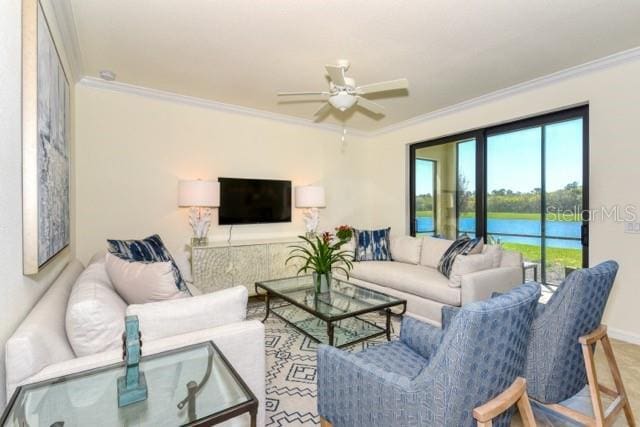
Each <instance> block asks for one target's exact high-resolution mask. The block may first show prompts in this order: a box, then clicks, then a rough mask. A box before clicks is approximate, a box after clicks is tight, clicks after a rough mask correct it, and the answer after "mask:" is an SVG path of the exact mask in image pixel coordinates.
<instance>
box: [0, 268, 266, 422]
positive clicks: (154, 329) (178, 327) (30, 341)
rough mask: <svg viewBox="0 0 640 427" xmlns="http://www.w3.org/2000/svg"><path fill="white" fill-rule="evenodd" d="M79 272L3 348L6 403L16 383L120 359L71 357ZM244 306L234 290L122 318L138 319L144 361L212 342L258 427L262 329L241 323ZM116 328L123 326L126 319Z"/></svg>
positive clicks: (68, 271) (68, 274)
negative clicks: (254, 406) (245, 392)
mask: <svg viewBox="0 0 640 427" xmlns="http://www.w3.org/2000/svg"><path fill="white" fill-rule="evenodd" d="M94 258H95V257H94ZM98 258H99V257H98ZM93 262H95V261H93ZM102 265H103V267H104V264H102ZM83 270H84V268H83V266H82V264H81V263H80V262H79V261H77V260H76V261H72V262H71V263H70V264H69V265H68V266H67V267H66V268H65V269H64V270H63V272H62V273H61V274H60V276H59V277H58V278H57V279H56V280H55V282H54V283H53V284H52V285H51V287H50V288H49V289H48V290H47V292H46V293H45V294H44V295H43V297H42V298H41V299H40V301H39V302H38V303H37V304H36V306H35V307H34V308H33V309H32V310H31V312H30V313H29V314H28V316H27V317H26V318H25V320H24V321H23V322H22V324H21V325H20V326H19V327H18V329H17V330H16V331H15V333H14V334H13V335H12V336H11V337H10V338H9V340H8V341H7V343H6V348H5V350H6V351H5V365H6V391H7V396H8V397H10V396H11V395H12V393H13V392H14V390H15V389H16V387H17V386H19V385H21V384H26V383H33V382H37V381H42V380H46V379H51V378H54V377H58V376H61V375H65V374H70V373H75V372H80V371H84V370H88V369H93V368H96V367H100V366H104V365H108V364H112V363H116V362H118V361H120V360H122V349H121V348H118V349H110V350H106V351H102V352H99V353H96V354H91V355H87V356H82V357H77V356H76V354H75V353H74V351H73V348H72V346H71V344H70V341H69V339H68V336H67V332H66V328H65V316H66V310H67V302H68V300H69V296H70V294H71V290H72V287H73V285H74V283H75V282H76V280H77V279H78V277H79V276H80V274H81V273H82V272H83ZM246 306H247V290H246V289H245V288H243V287H236V288H231V289H226V290H224V291H219V292H215V293H212V294H206V295H198V296H193V297H189V298H183V299H177V300H169V301H161V302H154V303H149V304H143V305H130V306H128V307H126V314H127V315H130V314H135V315H137V316H138V317H139V320H140V330H141V333H142V340H143V346H142V353H143V355H149V354H154V353H159V352H162V351H165V350H170V349H174V348H178V347H183V346H186V345H189V344H195V343H200V342H206V341H213V342H215V344H216V345H217V346H218V348H220V350H221V351H222V352H223V353H224V354H225V356H226V357H227V359H228V360H229V362H230V363H231V364H232V365H233V367H234V368H235V369H236V371H237V372H238V373H239V374H240V376H241V377H242V378H243V379H244V380H245V382H246V383H247V385H248V386H249V388H251V390H252V391H253V393H254V394H255V395H256V397H257V398H258V400H259V402H260V406H259V410H258V419H257V425H258V426H263V425H264V423H265V398H266V397H265V369H266V366H265V365H266V360H265V349H264V325H263V324H262V323H261V322H259V321H257V320H254V321H248V320H246ZM119 321H121V322H122V324H123V325H124V317H122V318H121V319H120V320H119ZM105 326H106V325H105ZM225 425H234V426H236V425H237V426H245V425H249V418H248V416H242V417H239V418H236V419H234V420H230V421H229V422H227V423H225Z"/></svg>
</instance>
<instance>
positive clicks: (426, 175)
mask: <svg viewBox="0 0 640 427" xmlns="http://www.w3.org/2000/svg"><path fill="white" fill-rule="evenodd" d="M542 131H543V129H542V128H541V127H535V128H530V129H524V130H518V131H515V132H510V133H506V134H500V135H494V136H490V137H489V138H487V189H488V190H489V192H491V191H493V190H499V189H502V188H504V189H507V190H512V191H514V192H518V191H520V192H530V191H531V190H533V189H534V188H539V187H540V186H541V173H542V171H541V166H540V162H541V144H542V141H541V140H542ZM544 132H545V158H546V175H547V176H546V186H547V191H555V190H559V189H561V188H564V187H565V186H566V185H567V184H569V183H571V182H574V181H577V182H578V183H580V184H581V183H582V119H574V120H570V121H565V122H560V123H554V124H552V125H547V126H545V128H544ZM458 153H459V164H458V171H459V173H462V174H464V176H465V177H466V178H467V181H468V182H469V184H470V186H469V188H470V189H471V188H474V187H475V143H474V142H473V141H470V142H466V143H461V144H460V145H459V146H458ZM432 188H433V180H432V172H431V165H430V162H418V164H417V165H416V194H428V193H431V192H432V190H431V189H432Z"/></svg>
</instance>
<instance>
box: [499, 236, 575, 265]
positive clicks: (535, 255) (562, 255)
mask: <svg viewBox="0 0 640 427" xmlns="http://www.w3.org/2000/svg"><path fill="white" fill-rule="evenodd" d="M502 247H503V248H505V249H507V250H510V251H516V252H520V253H521V254H522V256H523V257H524V258H525V259H526V260H527V261H540V246H535V245H525V244H522V243H509V242H504V243H502ZM547 263H548V264H556V263H559V264H562V265H566V266H567V267H575V268H580V267H581V266H582V251H580V249H567V248H547Z"/></svg>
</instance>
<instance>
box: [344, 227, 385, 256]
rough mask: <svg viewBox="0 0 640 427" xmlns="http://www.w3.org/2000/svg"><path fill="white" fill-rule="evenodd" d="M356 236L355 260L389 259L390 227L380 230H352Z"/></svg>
mask: <svg viewBox="0 0 640 427" xmlns="http://www.w3.org/2000/svg"><path fill="white" fill-rule="evenodd" d="M353 231H354V236H355V238H356V253H355V260H356V261H391V250H390V249H389V247H390V243H389V234H390V232H391V228H383V229H381V230H355V229H354V230H353Z"/></svg>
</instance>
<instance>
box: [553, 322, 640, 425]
mask: <svg viewBox="0 0 640 427" xmlns="http://www.w3.org/2000/svg"><path fill="white" fill-rule="evenodd" d="M578 341H579V342H580V345H581V346H582V354H583V356H584V364H585V369H586V371H587V380H588V381H589V384H588V386H589V393H590V394H591V405H592V406H593V414H594V417H589V416H587V415H585V414H583V413H580V412H578V411H575V410H573V409H571V408H568V407H566V406H562V405H559V404H552V405H544V406H546V407H548V408H550V409H552V410H554V411H556V412H559V413H560V414H563V415H565V416H567V417H569V418H571V419H574V420H576V421H578V422H579V423H582V424H584V425H587V426H595V427H603V426H610V425H612V424H613V421H614V419H615V418H616V417H617V416H618V414H619V413H620V411H624V414H625V417H626V418H627V423H628V424H629V426H630V427H635V425H636V422H635V420H634V418H633V412H632V411H631V404H630V403H629V397H628V396H627V393H626V391H625V389H624V384H623V382H622V375H621V374H620V370H619V369H618V363H617V362H616V358H615V355H614V354H613V348H612V347H611V342H610V341H609V336H608V335H607V327H606V326H605V325H600V326H598V327H597V328H596V329H594V330H593V331H592V332H591V333H589V334H587V335H584V336H582V337H580V338H579V339H578ZM598 343H600V344H602V349H603V350H604V354H605V356H606V358H607V365H608V366H609V371H611V376H612V378H613V382H614V384H615V390H612V389H610V388H608V387H605V386H604V385H602V384H600V383H598V375H597V373H596V364H595V360H594V357H593V350H594V347H595V345H596V344H598ZM602 394H606V395H608V396H610V397H612V398H613V399H614V400H613V403H611V405H609V407H607V408H606V409H604V407H603V405H602Z"/></svg>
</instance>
